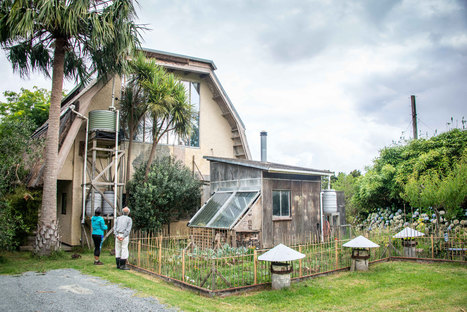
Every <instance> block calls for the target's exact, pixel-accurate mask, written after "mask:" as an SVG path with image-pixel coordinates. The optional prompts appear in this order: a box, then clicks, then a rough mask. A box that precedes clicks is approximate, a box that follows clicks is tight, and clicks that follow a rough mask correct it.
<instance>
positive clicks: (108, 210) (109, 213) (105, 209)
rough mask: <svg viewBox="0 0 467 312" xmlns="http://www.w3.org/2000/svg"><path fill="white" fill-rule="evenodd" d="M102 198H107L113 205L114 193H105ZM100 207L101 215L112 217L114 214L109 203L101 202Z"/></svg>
mask: <svg viewBox="0 0 467 312" xmlns="http://www.w3.org/2000/svg"><path fill="white" fill-rule="evenodd" d="M104 197H105V198H107V199H108V200H109V201H110V202H111V203H113V202H114V191H105V192H104ZM102 207H103V212H102V214H103V215H104V216H112V215H113V214H114V209H113V208H112V206H111V205H109V203H108V202H107V201H106V200H104V201H103V205H102Z"/></svg>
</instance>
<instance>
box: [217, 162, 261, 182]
mask: <svg viewBox="0 0 467 312" xmlns="http://www.w3.org/2000/svg"><path fill="white" fill-rule="evenodd" d="M254 178H261V170H259V169H256V168H249V167H245V166H238V165H234V164H226V163H219V162H214V161H211V182H217V181H233V180H242V179H254Z"/></svg>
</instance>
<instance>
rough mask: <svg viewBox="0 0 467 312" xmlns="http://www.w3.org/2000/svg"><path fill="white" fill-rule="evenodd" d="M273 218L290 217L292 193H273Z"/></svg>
mask: <svg viewBox="0 0 467 312" xmlns="http://www.w3.org/2000/svg"><path fill="white" fill-rule="evenodd" d="M272 215H273V217H290V191H272Z"/></svg>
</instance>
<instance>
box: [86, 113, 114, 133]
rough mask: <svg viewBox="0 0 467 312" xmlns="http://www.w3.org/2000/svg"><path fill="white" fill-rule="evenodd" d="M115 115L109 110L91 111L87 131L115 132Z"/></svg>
mask: <svg viewBox="0 0 467 312" xmlns="http://www.w3.org/2000/svg"><path fill="white" fill-rule="evenodd" d="M116 117H117V113H116V112H115V111H110V110H93V111H90V112H89V131H90V132H92V131H96V130H100V131H107V132H115V130H116V127H117V126H116V119H117V118H116Z"/></svg>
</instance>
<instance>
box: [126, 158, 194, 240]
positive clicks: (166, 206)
mask: <svg viewBox="0 0 467 312" xmlns="http://www.w3.org/2000/svg"><path fill="white" fill-rule="evenodd" d="M144 175H145V164H142V165H141V166H139V167H138V168H137V169H136V172H135V175H134V177H133V179H132V180H131V181H130V182H129V183H128V186H127V187H128V193H129V197H128V206H129V208H130V209H131V215H132V217H133V225H134V227H135V228H136V229H142V230H151V231H158V230H159V229H160V228H161V227H162V225H164V224H168V223H169V222H171V221H175V220H179V219H180V218H183V217H187V216H189V215H191V214H192V213H194V212H195V211H196V209H197V208H199V204H200V197H201V196H200V186H201V184H200V182H199V181H198V180H196V179H195V178H194V177H193V176H192V173H191V172H190V170H189V169H188V168H186V167H185V166H184V165H183V164H182V163H181V162H179V161H174V160H173V159H172V158H170V157H163V158H160V159H157V160H155V161H154V162H153V164H152V165H151V169H150V172H149V175H148V178H147V180H146V181H145V178H144Z"/></svg>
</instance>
